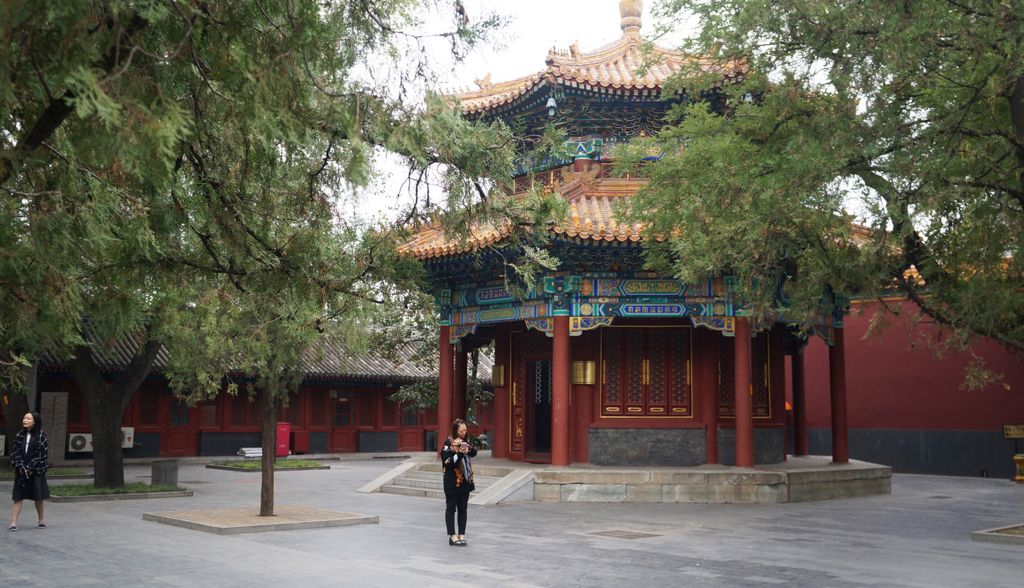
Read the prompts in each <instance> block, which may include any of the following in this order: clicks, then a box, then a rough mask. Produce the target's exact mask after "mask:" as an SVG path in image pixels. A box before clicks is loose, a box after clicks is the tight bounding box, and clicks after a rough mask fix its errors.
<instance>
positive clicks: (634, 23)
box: [619, 0, 644, 35]
mask: <svg viewBox="0 0 1024 588" xmlns="http://www.w3.org/2000/svg"><path fill="white" fill-rule="evenodd" d="M643 13H644V3H643V1H642V0H621V1H620V2H619V14H621V15H622V25H621V26H622V33H623V34H625V35H630V34H633V35H639V34H640V16H641V15H643Z"/></svg>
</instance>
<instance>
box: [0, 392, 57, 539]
mask: <svg viewBox="0 0 1024 588" xmlns="http://www.w3.org/2000/svg"><path fill="white" fill-rule="evenodd" d="M21 426H22V427H24V428H23V429H22V430H21V431H18V434H17V435H15V437H14V446H13V447H12V448H11V467H13V468H14V492H13V494H12V496H11V498H12V499H13V500H14V506H12V507H11V526H10V527H8V528H7V530H8V531H17V530H18V515H19V514H21V502H22V501H23V500H26V499H27V500H32V501H34V502H35V503H36V514H38V515H39V528H40V529H45V528H46V517H45V516H43V501H44V500H46V499H47V498H49V497H50V487H49V486H48V485H47V483H46V468H47V459H48V458H49V456H50V446H49V444H47V442H46V433H43V419H42V418H40V416H39V413H38V412H28V413H25V416H24V417H23V418H22V419H21Z"/></svg>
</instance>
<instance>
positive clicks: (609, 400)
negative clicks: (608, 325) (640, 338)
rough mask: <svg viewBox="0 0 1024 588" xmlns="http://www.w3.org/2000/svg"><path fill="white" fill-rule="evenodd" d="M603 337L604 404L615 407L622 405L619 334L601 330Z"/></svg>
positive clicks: (614, 331) (613, 331) (611, 330)
mask: <svg viewBox="0 0 1024 588" xmlns="http://www.w3.org/2000/svg"><path fill="white" fill-rule="evenodd" d="M602 331H603V332H602V334H603V335H604V378H603V381H604V384H603V388H604V403H605V404H606V405H613V406H617V405H619V404H621V403H622V372H621V370H620V367H621V366H620V365H619V362H620V361H621V356H620V355H619V354H620V351H621V350H620V347H621V341H620V337H619V332H618V331H617V330H614V329H602Z"/></svg>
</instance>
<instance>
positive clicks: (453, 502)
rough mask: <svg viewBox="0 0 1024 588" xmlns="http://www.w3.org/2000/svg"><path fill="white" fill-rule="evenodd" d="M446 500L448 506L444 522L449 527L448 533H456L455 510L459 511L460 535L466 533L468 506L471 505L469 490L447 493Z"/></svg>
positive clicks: (445, 510)
mask: <svg viewBox="0 0 1024 588" xmlns="http://www.w3.org/2000/svg"><path fill="white" fill-rule="evenodd" d="M444 500H445V502H446V503H447V508H445V509H444V524H445V526H447V527H448V534H449V535H454V534H455V511H456V509H458V511H459V535H465V534H466V508H467V507H468V506H469V492H459V493H457V494H445V495H444Z"/></svg>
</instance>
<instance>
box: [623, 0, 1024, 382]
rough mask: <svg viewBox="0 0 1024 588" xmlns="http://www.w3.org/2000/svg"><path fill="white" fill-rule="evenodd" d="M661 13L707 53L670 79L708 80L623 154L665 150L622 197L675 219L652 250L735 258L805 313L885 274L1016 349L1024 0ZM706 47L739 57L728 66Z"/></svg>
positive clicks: (970, 329) (641, 212)
mask: <svg viewBox="0 0 1024 588" xmlns="http://www.w3.org/2000/svg"><path fill="white" fill-rule="evenodd" d="M657 13H658V14H659V15H660V16H661V17H662V19H663V22H666V23H667V24H668V25H672V24H674V23H675V22H677V21H680V20H681V19H682V18H683V17H684V16H686V15H689V16H695V17H696V19H697V21H699V23H700V26H701V30H700V33H699V35H698V36H697V37H696V38H694V39H693V40H692V41H691V42H689V43H688V44H687V45H686V46H685V47H684V50H686V51H688V52H690V53H693V54H698V55H704V56H706V59H705V60H702V62H701V64H695V67H694V68H692V69H688V70H685V71H683V72H681V73H680V75H679V76H678V77H677V79H676V80H675V87H676V88H679V89H682V90H684V91H685V92H686V93H687V95H689V96H703V97H710V98H712V99H711V100H710V101H698V102H694V103H684V104H681V105H679V106H678V107H676V108H674V109H673V111H672V112H671V113H670V116H671V122H672V124H670V125H669V126H668V127H667V128H666V129H665V130H664V131H663V132H662V133H661V134H660V135H659V136H657V137H656V138H654V139H652V140H651V141H649V142H644V143H640V144H637V145H634V146H633V148H632V149H631V153H629V154H628V156H627V157H626V158H625V159H626V161H625V165H626V166H627V168H636V167H637V166H639V165H640V158H641V156H642V155H643V154H645V153H647V152H648V151H649V149H650V148H652V147H657V148H659V149H660V150H661V151H662V152H663V153H664V157H663V159H662V161H661V162H660V163H658V164H657V165H651V166H650V167H649V172H650V174H651V177H652V179H651V183H650V185H649V187H648V189H646V190H644V191H643V192H642V193H641V195H640V197H639V198H636V199H635V206H634V207H633V210H632V211H631V214H632V216H633V218H636V219H642V220H644V221H646V222H649V233H650V234H652V235H655V234H657V235H661V236H668V237H669V238H668V239H667V240H666V241H665V242H664V243H663V244H662V246H661V247H658V248H655V250H654V251H652V253H651V257H650V258H649V261H650V263H651V264H652V265H653V266H655V267H660V268H662V269H665V268H668V269H670V270H671V271H672V273H674V274H676V275H678V276H679V277H680V278H681V279H684V280H695V279H699V278H702V277H705V276H707V275H709V274H714V273H716V272H723V273H728V274H732V275H735V276H737V277H738V278H739V279H738V280H737V288H738V290H737V292H736V294H737V296H738V297H739V298H740V300H741V301H742V302H743V303H745V304H746V305H748V306H749V307H750V308H751V309H753V310H754V312H761V311H765V310H773V309H774V310H782V311H784V312H785V313H786V314H787V316H790V317H794V318H797V319H800V320H802V321H804V322H805V324H810V323H811V322H813V320H814V318H815V316H816V315H818V314H820V313H821V312H823V311H824V312H828V311H830V310H831V309H832V308H833V307H835V306H840V307H841V306H842V305H843V304H844V299H846V298H848V297H850V296H854V295H861V296H870V295H874V294H880V293H892V291H893V289H894V288H895V289H898V290H899V291H900V292H901V293H902V294H903V295H904V296H906V297H907V298H908V299H911V300H913V301H915V302H916V303H917V305H918V306H919V307H920V308H921V310H922V312H923V313H925V314H926V315H927V316H928V317H930V318H931V319H933V320H935V321H937V322H939V323H941V324H943V325H945V326H947V327H949V328H950V329H951V330H952V331H953V333H954V334H953V336H951V337H949V338H948V339H947V342H949V343H950V344H951V345H954V346H960V347H962V346H963V345H965V344H966V343H967V342H969V340H970V336H971V335H983V336H986V337H990V338H993V339H995V340H997V341H999V342H1000V343H1002V344H1004V345H1005V346H1007V347H1008V348H1010V349H1013V350H1017V351H1021V350H1024V297H1022V296H1021V295H1020V293H1021V291H1022V288H1024V266H1022V263H1021V260H1022V255H1021V253H1022V251H1021V248H1022V236H1024V235H1022V232H1024V229H1022V227H1024V222H1022V221H1024V184H1022V180H1021V178H1022V177H1024V143H1022V142H1021V137H1024V102H1022V101H1024V65H1022V64H1024V21H1022V17H1021V15H1022V14H1024V5H1022V4H1021V3H1020V2H1019V1H1016V0H1015V1H1009V2H997V1H994V0H993V1H970V2H946V1H943V0H915V1H911V2H899V3H893V2H887V1H882V0H878V1H868V2H839V3H836V2H813V1H810V0H800V1H795V2H785V3H779V2H773V1H769V0H730V1H719V0H714V1H711V0H666V1H664V2H662V3H661V4H660V6H659V7H658V9H657ZM709 65H711V66H713V67H710V68H708V66H709ZM715 66H724V67H731V68H738V69H739V70H740V71H741V74H742V75H740V76H739V77H737V78H734V79H731V80H730V81H728V82H725V83H723V79H722V76H721V74H720V73H717V72H719V71H721V70H716V67H715ZM698 67H702V69H698ZM709 71H710V73H709ZM710 105H714V106H715V107H716V108H717V113H712V112H711V110H712V109H711V107H710ZM723 115H724V116H723ZM848 211H852V212H848ZM855 219H856V220H859V222H861V223H863V224H864V225H866V226H865V227H863V228H858V227H851V221H853V220H855ZM911 266H913V267H915V268H916V270H917V271H918V272H919V273H920V276H921V277H922V278H923V280H924V281H923V282H921V281H919V280H917V279H915V278H913V277H908V276H905V274H904V272H905V270H906V269H907V268H909V267H911ZM975 385H977V382H975Z"/></svg>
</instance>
